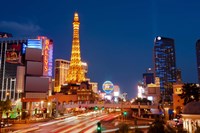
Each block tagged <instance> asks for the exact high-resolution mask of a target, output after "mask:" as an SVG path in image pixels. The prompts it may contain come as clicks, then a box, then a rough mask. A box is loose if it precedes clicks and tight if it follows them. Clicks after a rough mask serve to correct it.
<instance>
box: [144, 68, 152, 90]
mask: <svg viewBox="0 0 200 133" xmlns="http://www.w3.org/2000/svg"><path fill="white" fill-rule="evenodd" d="M151 83H154V72H153V70H152V69H151V68H148V69H147V70H146V73H143V84H144V87H146V86H147V85H148V84H151Z"/></svg>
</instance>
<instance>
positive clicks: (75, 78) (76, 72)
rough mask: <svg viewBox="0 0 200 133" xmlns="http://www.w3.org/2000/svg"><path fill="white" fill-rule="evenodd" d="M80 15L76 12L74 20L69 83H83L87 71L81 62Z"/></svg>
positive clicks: (68, 75)
mask: <svg viewBox="0 0 200 133" xmlns="http://www.w3.org/2000/svg"><path fill="white" fill-rule="evenodd" d="M79 25H80V21H79V17H78V13H75V14H74V21H73V41H72V51H71V59H70V66H69V71H68V74H67V80H66V82H67V83H72V84H76V83H81V82H83V81H85V73H84V70H83V67H82V64H81V51H80V40H79Z"/></svg>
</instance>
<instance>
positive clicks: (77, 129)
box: [13, 113, 119, 133]
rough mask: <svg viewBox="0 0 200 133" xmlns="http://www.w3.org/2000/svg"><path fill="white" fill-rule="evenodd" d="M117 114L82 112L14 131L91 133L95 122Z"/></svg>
mask: <svg viewBox="0 0 200 133" xmlns="http://www.w3.org/2000/svg"><path fill="white" fill-rule="evenodd" d="M118 116H119V114H103V113H97V114H94V113H90V114H82V115H77V116H71V117H68V118H65V119H61V120H53V121H50V122H44V123H39V124H33V125H30V126H28V127H27V126H26V127H25V126H24V128H21V129H19V130H15V131H14V133H92V132H95V131H96V129H97V122H99V121H110V120H112V119H115V118H117V117H118ZM108 126H109V125H108ZM106 128H107V127H104V125H102V129H104V130H106ZM13 129H14V128H13ZM15 129H16V128H15Z"/></svg>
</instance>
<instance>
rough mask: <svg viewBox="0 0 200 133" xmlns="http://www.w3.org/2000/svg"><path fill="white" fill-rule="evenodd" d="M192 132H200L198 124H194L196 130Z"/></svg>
mask: <svg viewBox="0 0 200 133" xmlns="http://www.w3.org/2000/svg"><path fill="white" fill-rule="evenodd" d="M194 133H200V126H198V125H197V126H196V130H195V131H194Z"/></svg>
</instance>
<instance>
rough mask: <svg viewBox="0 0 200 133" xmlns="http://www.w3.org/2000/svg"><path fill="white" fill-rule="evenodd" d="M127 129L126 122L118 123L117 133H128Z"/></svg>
mask: <svg viewBox="0 0 200 133" xmlns="http://www.w3.org/2000/svg"><path fill="white" fill-rule="evenodd" d="M128 130H129V126H128V124H126V123H121V124H120V125H119V131H118V132H119V133H128Z"/></svg>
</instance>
